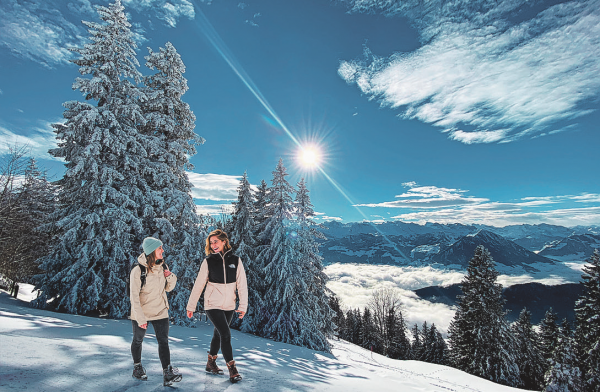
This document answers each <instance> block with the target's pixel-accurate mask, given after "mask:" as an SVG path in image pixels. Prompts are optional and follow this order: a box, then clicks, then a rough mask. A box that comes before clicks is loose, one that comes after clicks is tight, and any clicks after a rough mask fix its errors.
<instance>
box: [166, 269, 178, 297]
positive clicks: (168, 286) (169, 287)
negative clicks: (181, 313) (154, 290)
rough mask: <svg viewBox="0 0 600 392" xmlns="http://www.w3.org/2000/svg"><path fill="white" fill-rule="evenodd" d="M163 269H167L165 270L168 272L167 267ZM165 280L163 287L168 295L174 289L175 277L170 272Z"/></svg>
mask: <svg viewBox="0 0 600 392" xmlns="http://www.w3.org/2000/svg"><path fill="white" fill-rule="evenodd" d="M165 267H167V268H166V269H167V270H168V271H170V270H169V267H168V266H166V265H165ZM163 268H164V267H163ZM166 279H167V284H166V285H165V291H166V292H167V293H168V292H170V291H171V290H173V289H174V288H175V285H176V284H177V276H176V275H175V274H174V273H172V272H171V274H170V275H169V276H167V277H166Z"/></svg>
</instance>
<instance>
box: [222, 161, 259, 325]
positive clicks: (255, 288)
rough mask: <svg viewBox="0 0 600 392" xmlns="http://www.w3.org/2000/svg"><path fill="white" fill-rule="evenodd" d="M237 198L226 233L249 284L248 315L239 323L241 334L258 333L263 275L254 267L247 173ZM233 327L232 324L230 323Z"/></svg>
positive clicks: (253, 210) (254, 250)
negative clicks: (229, 226) (228, 230)
mask: <svg viewBox="0 0 600 392" xmlns="http://www.w3.org/2000/svg"><path fill="white" fill-rule="evenodd" d="M237 190H238V198H237V202H235V203H234V211H233V215H232V229H231V232H230V233H229V234H230V236H229V238H230V239H231V243H232V246H233V247H234V249H233V251H234V252H235V254H236V255H237V256H239V257H240V259H242V263H243V264H244V268H245V270H246V279H247V282H248V296H249V298H248V303H249V304H250V305H251V306H249V307H248V312H247V314H246V316H244V319H243V320H242V321H241V323H240V327H241V329H242V330H243V331H244V332H249V333H257V331H258V330H259V327H260V325H259V323H260V320H261V316H260V315H261V309H262V292H263V288H262V284H261V283H262V280H263V277H262V274H261V272H262V271H261V270H260V269H259V268H257V265H256V239H255V238H254V228H255V226H256V225H255V222H254V213H255V208H254V197H253V195H252V189H251V187H250V182H249V181H248V174H247V173H246V172H244V175H243V176H242V179H241V180H240V184H239V186H238V188H237ZM233 325H234V326H235V324H233Z"/></svg>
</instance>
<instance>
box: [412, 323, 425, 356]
mask: <svg viewBox="0 0 600 392" xmlns="http://www.w3.org/2000/svg"><path fill="white" fill-rule="evenodd" d="M410 332H411V333H412V344H411V352H412V359H414V360H415V361H420V360H421V356H422V355H423V340H422V339H421V331H420V330H419V326H418V325H417V323H415V325H413V327H412V328H411V330H410Z"/></svg>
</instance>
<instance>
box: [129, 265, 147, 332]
mask: <svg viewBox="0 0 600 392" xmlns="http://www.w3.org/2000/svg"><path fill="white" fill-rule="evenodd" d="M141 274H142V273H141V270H140V268H139V267H138V268H134V269H132V270H131V273H130V274H129V287H130V290H131V291H130V292H129V299H130V301H131V318H132V319H133V320H135V321H137V323H138V325H142V324H146V323H147V322H148V320H146V316H145V315H144V310H143V309H142V303H141V302H140V291H141V290H142V280H141V278H140V277H141Z"/></svg>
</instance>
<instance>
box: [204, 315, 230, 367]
mask: <svg viewBox="0 0 600 392" xmlns="http://www.w3.org/2000/svg"><path fill="white" fill-rule="evenodd" d="M233 313H235V312H234V311H233V310H221V309H209V310H207V311H206V315H207V316H208V318H209V319H210V321H211V322H212V323H213V325H214V326H215V331H214V333H213V337H212V340H211V341H210V351H209V352H208V353H209V354H210V355H217V353H218V352H219V348H221V352H222V353H223V358H224V359H225V362H229V361H231V360H233V350H232V348H231V331H230V330H229V324H231V319H233Z"/></svg>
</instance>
